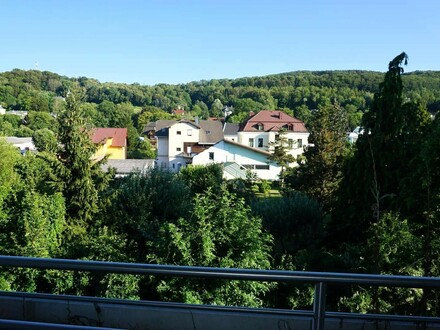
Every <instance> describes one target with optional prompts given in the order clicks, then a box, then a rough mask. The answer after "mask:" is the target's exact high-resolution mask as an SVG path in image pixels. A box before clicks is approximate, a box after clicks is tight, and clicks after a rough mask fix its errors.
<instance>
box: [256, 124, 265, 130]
mask: <svg viewBox="0 0 440 330" xmlns="http://www.w3.org/2000/svg"><path fill="white" fill-rule="evenodd" d="M257 130H259V131H262V130H264V125H263V124H262V123H258V124H257Z"/></svg>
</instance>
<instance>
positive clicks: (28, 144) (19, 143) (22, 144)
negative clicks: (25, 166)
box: [5, 136, 37, 154]
mask: <svg viewBox="0 0 440 330" xmlns="http://www.w3.org/2000/svg"><path fill="white" fill-rule="evenodd" d="M5 140H6V142H7V143H9V144H12V145H13V146H14V147H17V148H18V149H19V150H20V152H21V153H22V154H24V153H25V152H26V151H36V150H37V148H35V145H34V142H33V140H32V138H31V137H16V136H8V137H6V138H5Z"/></svg>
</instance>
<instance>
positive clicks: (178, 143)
mask: <svg viewBox="0 0 440 330" xmlns="http://www.w3.org/2000/svg"><path fill="white" fill-rule="evenodd" d="M158 122H159V121H158ZM158 128H159V124H158V125H157V127H156V129H158ZM155 135H156V138H157V161H158V166H160V167H164V168H168V169H170V170H171V171H178V170H179V169H180V168H181V167H184V166H186V165H187V164H191V163H192V158H193V157H194V156H195V155H196V154H198V153H200V152H202V151H203V150H205V149H207V148H209V147H211V146H213V145H214V144H216V143H217V142H219V141H221V140H223V131H222V124H221V122H219V121H209V120H201V121H199V123H198V124H197V123H195V122H192V121H187V120H181V121H174V122H171V123H168V124H167V125H166V126H165V127H162V128H161V129H158V130H156V133H155Z"/></svg>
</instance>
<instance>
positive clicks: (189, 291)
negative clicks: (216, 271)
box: [151, 186, 272, 306]
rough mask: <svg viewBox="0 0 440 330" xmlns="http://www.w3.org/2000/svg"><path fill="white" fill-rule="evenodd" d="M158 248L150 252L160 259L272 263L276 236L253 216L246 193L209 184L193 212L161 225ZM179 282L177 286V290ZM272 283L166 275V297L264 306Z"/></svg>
mask: <svg viewBox="0 0 440 330" xmlns="http://www.w3.org/2000/svg"><path fill="white" fill-rule="evenodd" d="M162 235H163V238H162V242H163V243H162V246H161V249H162V250H161V252H160V254H157V255H154V256H151V258H152V259H153V260H155V261H157V262H160V263H171V264H179V265H197V266H207V267H226V268H254V269H255V268H256V269H268V268H269V267H270V262H269V255H270V243H271V241H272V238H271V236H270V235H269V234H267V233H265V232H264V231H263V228H262V223H261V219H259V218H257V217H255V216H253V215H252V214H251V210H250V209H249V207H247V206H246V205H245V202H244V200H243V199H237V198H236V197H235V196H234V195H232V194H230V193H229V192H228V191H227V189H226V187H225V186H221V189H220V191H214V190H212V189H208V190H207V191H205V193H204V194H203V195H201V194H198V195H196V197H195V198H194V206H193V210H192V212H191V214H190V216H189V217H185V218H180V219H179V221H178V222H177V223H175V224H172V223H167V224H164V225H163V226H162ZM176 287H179V290H175V288H176ZM270 287H271V285H269V284H268V283H258V282H248V281H240V282H238V281H195V280H185V279H172V280H163V281H161V283H160V286H159V292H160V293H161V295H162V297H163V299H165V300H174V301H176V300H177V301H183V302H191V303H204V304H217V305H242V306H261V305H262V304H263V301H262V299H261V295H262V294H264V293H266V292H267V291H268V290H269V288H270Z"/></svg>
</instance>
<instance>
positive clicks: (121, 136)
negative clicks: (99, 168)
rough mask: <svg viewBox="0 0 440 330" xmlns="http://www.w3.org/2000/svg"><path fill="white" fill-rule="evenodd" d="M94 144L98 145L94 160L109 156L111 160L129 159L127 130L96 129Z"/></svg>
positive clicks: (93, 138)
mask: <svg viewBox="0 0 440 330" xmlns="http://www.w3.org/2000/svg"><path fill="white" fill-rule="evenodd" d="M92 141H93V143H95V144H97V145H98V150H97V151H96V153H95V155H94V157H93V158H95V159H96V158H102V157H104V156H105V155H109V157H108V158H109V159H126V158H127V129H126V128H95V129H94V131H93V136H92Z"/></svg>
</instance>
